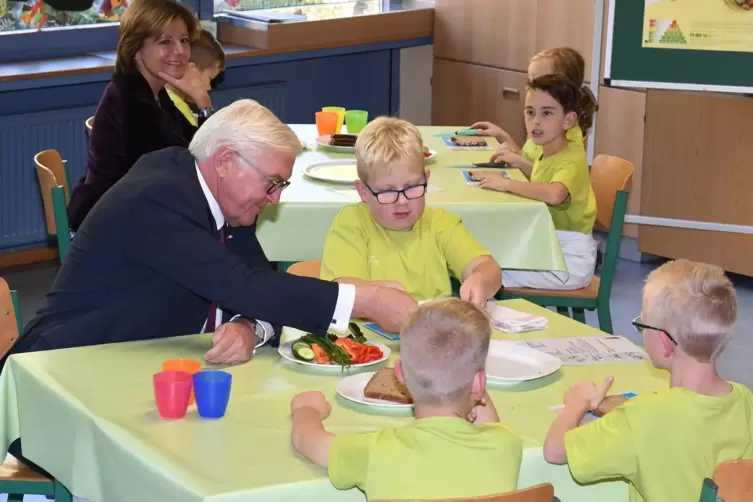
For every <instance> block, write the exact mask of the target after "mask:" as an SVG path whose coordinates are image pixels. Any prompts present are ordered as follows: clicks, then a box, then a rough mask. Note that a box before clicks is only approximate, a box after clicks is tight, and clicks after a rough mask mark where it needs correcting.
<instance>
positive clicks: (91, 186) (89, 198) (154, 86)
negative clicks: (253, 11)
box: [68, 0, 213, 232]
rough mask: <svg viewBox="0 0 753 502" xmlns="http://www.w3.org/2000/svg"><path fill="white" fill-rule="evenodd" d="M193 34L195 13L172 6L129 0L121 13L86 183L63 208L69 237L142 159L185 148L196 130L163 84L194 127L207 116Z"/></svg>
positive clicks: (171, 2) (166, 0)
mask: <svg viewBox="0 0 753 502" xmlns="http://www.w3.org/2000/svg"><path fill="white" fill-rule="evenodd" d="M199 30H201V28H200V27H199V25H198V21H197V20H196V17H195V16H194V15H193V13H192V12H191V11H190V10H189V9H188V8H187V7H185V6H184V5H182V4H180V3H179V2H177V1H175V0H134V1H133V3H131V5H130V6H129V7H128V8H127V9H126V11H125V13H124V15H123V18H122V19H121V22H120V39H119V40H118V47H117V52H116V57H117V59H116V65H115V73H114V74H113V76H112V80H111V81H110V83H109V84H108V85H107V87H106V88H105V91H104V93H103V94H102V98H101V99H100V101H99V105H98V106H97V111H96V113H95V115H94V125H93V127H92V131H91V135H90V138H89V158H88V163H87V170H86V177H85V178H84V179H82V180H81V181H80V182H79V184H78V185H77V186H76V188H75V189H74V190H73V193H72V194H71V200H70V203H69V205H68V219H69V223H70V227H71V230H72V231H74V232H75V231H77V230H78V227H79V226H80V225H81V223H82V222H83V220H84V218H85V217H86V215H87V214H88V213H89V211H90V210H91V208H92V207H94V204H96V202H97V201H98V200H99V199H100V198H101V197H102V196H103V195H104V194H105V192H107V190H109V189H110V187H112V186H113V185H114V184H115V183H116V182H117V181H118V180H120V178H122V177H123V176H124V175H125V174H126V173H127V172H128V170H129V169H130V168H131V166H133V164H134V163H135V162H136V161H137V160H138V159H139V158H140V157H141V156H142V155H144V154H146V153H150V152H154V151H157V150H161V149H163V148H166V147H169V146H182V147H188V143H189V142H190V141H191V138H193V135H194V133H195V132H196V127H194V126H193V125H191V124H190V123H189V122H188V121H187V120H186V118H185V117H184V116H183V115H182V114H181V112H180V111H178V109H177V108H176V107H175V105H174V104H173V102H172V100H171V99H170V97H169V96H168V94H167V91H166V90H165V84H169V85H171V86H172V87H174V88H175V89H178V90H179V91H180V92H182V93H183V94H185V95H186V96H188V97H190V98H191V99H192V100H193V101H194V102H195V103H196V105H197V107H198V108H199V126H201V124H202V122H203V120H206V118H207V117H209V115H211V114H212V112H213V109H212V101H211V99H210V97H209V92H208V91H209V89H210V88H211V86H210V82H208V81H207V77H206V76H205V75H203V74H202V73H201V72H199V71H198V70H197V69H196V67H195V66H194V65H193V64H192V63H190V62H189V59H190V56H191V42H192V41H193V40H195V39H196V38H197V37H198V33H199Z"/></svg>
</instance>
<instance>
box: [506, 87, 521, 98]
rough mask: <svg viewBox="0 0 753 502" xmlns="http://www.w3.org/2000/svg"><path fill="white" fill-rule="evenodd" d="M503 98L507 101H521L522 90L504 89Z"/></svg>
mask: <svg viewBox="0 0 753 502" xmlns="http://www.w3.org/2000/svg"><path fill="white" fill-rule="evenodd" d="M502 97H503V98H506V99H515V100H518V99H520V90H519V89H516V88H514V87H503V88H502Z"/></svg>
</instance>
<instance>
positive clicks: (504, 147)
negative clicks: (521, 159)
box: [494, 139, 520, 154]
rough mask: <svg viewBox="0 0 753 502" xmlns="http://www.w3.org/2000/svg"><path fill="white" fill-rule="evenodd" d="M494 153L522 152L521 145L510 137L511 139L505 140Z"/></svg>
mask: <svg viewBox="0 0 753 502" xmlns="http://www.w3.org/2000/svg"><path fill="white" fill-rule="evenodd" d="M494 153H495V154H499V153H520V147H519V146H518V145H517V144H516V143H515V142H514V141H513V140H512V139H510V140H509V141H505V142H504V143H502V144H501V145H499V146H498V147H497V149H496V150H495V151H494Z"/></svg>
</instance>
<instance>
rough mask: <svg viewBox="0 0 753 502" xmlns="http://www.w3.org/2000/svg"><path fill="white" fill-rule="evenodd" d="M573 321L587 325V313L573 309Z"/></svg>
mask: <svg viewBox="0 0 753 502" xmlns="http://www.w3.org/2000/svg"><path fill="white" fill-rule="evenodd" d="M573 319H575V320H576V321H579V322H582V323H583V324H586V311H585V310H583V309H578V308H575V307H573Z"/></svg>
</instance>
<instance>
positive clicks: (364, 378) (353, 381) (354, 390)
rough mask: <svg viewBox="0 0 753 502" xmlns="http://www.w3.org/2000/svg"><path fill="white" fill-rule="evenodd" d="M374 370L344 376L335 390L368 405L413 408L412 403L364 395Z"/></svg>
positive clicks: (348, 398) (351, 399)
mask: <svg viewBox="0 0 753 502" xmlns="http://www.w3.org/2000/svg"><path fill="white" fill-rule="evenodd" d="M372 376H374V372H373V371H372V372H369V373H358V374H357V375H351V376H347V377H345V378H343V379H342V380H340V381H339V382H337V387H335V390H336V391H337V393H338V394H340V395H341V396H342V397H344V398H345V399H347V400H348V401H353V402H354V403H359V404H365V405H366V406H379V407H383V408H412V407H413V405H412V404H403V403H395V402H393V401H383V400H381V399H370V398H367V397H366V396H364V395H363V390H364V389H365V388H366V384H367V383H369V380H371V377H372Z"/></svg>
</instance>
